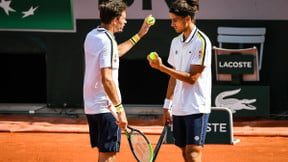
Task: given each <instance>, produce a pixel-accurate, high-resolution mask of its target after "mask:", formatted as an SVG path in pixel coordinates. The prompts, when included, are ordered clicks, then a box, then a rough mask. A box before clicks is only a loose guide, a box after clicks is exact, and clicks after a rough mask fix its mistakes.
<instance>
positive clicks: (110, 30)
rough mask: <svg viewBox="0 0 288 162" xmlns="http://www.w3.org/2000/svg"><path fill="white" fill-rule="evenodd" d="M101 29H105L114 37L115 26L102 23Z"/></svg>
mask: <svg viewBox="0 0 288 162" xmlns="http://www.w3.org/2000/svg"><path fill="white" fill-rule="evenodd" d="M101 27H102V28H105V29H106V30H107V31H109V33H111V34H112V35H113V34H114V30H113V29H114V28H113V25H112V24H104V23H101Z"/></svg>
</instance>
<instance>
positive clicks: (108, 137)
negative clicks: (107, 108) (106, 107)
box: [87, 113, 121, 162]
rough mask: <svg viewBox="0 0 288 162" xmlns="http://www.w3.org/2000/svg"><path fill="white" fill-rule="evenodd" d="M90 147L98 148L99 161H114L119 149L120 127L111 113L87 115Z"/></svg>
mask: <svg viewBox="0 0 288 162" xmlns="http://www.w3.org/2000/svg"><path fill="white" fill-rule="evenodd" d="M87 119H88V124H89V134H90V143H91V147H97V148H98V150H99V162H102V161H103V162H104V161H109V162H110V161H115V160H116V153H117V152H119V150H120V141H121V129H120V128H119V127H118V125H117V124H116V120H115V118H114V117H113V116H112V114H111V113H103V114H96V115H87Z"/></svg>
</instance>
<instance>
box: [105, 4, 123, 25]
mask: <svg viewBox="0 0 288 162" xmlns="http://www.w3.org/2000/svg"><path fill="white" fill-rule="evenodd" d="M126 9H127V5H126V3H124V2H122V1H108V2H103V3H102V4H100V5H99V11H100V20H101V23H104V24H109V23H111V21H112V20H113V19H114V18H119V17H120V16H121V14H122V12H123V11H126Z"/></svg>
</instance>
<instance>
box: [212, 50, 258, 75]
mask: <svg viewBox="0 0 288 162" xmlns="http://www.w3.org/2000/svg"><path fill="white" fill-rule="evenodd" d="M217 68H218V73H219V74H253V73H254V56H253V55H247V54H245V55H233V54H232V55H218V56H217Z"/></svg>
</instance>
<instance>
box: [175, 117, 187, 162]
mask: <svg viewBox="0 0 288 162" xmlns="http://www.w3.org/2000/svg"><path fill="white" fill-rule="evenodd" d="M184 121H185V120H184V117H183V116H175V115H173V136H174V139H175V145H176V146H178V147H179V148H180V149H181V151H182V156H183V159H184V161H185V162H187V159H186V154H185V146H186V141H185V139H186V128H185V122H184Z"/></svg>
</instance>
